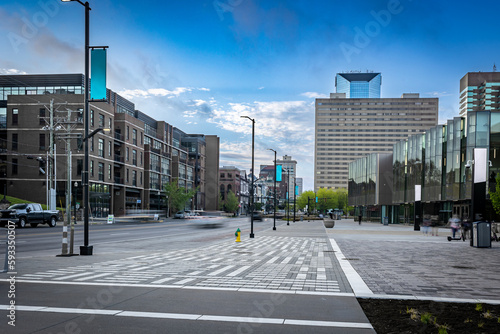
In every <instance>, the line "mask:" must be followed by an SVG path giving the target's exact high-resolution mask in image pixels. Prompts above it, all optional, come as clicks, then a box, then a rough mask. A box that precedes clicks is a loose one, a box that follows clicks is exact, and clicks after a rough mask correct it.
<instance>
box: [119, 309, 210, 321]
mask: <svg viewBox="0 0 500 334" xmlns="http://www.w3.org/2000/svg"><path fill="white" fill-rule="evenodd" d="M116 315H117V316H119V317H137V318H161V319H181V320H198V319H199V318H200V317H201V314H182V313H159V312H132V311H122V312H120V313H118V314H116Z"/></svg>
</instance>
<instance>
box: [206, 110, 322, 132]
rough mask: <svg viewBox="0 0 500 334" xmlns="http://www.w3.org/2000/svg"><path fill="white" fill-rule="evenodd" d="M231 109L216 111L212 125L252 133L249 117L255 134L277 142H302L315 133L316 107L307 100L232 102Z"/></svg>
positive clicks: (211, 118) (211, 120)
mask: <svg viewBox="0 0 500 334" xmlns="http://www.w3.org/2000/svg"><path fill="white" fill-rule="evenodd" d="M228 107H229V108H228V109H221V108H217V109H214V110H213V111H212V116H211V117H210V118H209V119H208V122H209V123H214V124H217V126H218V127H220V128H222V129H224V130H228V131H231V132H238V133H244V134H251V133H252V124H251V122H250V121H249V120H248V119H246V118H241V116H248V117H250V118H253V119H255V133H256V135H258V136H265V137H270V138H274V139H286V140H298V139H299V138H304V136H308V135H309V134H310V133H311V132H313V130H314V108H313V107H312V106H311V105H310V104H309V103H307V102H305V101H278V102H258V101H256V102H253V103H230V104H229V105H228Z"/></svg>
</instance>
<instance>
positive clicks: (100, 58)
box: [90, 49, 106, 100]
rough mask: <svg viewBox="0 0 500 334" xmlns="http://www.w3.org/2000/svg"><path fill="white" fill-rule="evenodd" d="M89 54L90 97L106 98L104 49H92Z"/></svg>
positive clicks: (93, 98)
mask: <svg viewBox="0 0 500 334" xmlns="http://www.w3.org/2000/svg"><path fill="white" fill-rule="evenodd" d="M90 55H91V66H90V80H91V81H90V98H91V100H106V49H93V50H92V51H91V52H90Z"/></svg>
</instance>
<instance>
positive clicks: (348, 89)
mask: <svg viewBox="0 0 500 334" xmlns="http://www.w3.org/2000/svg"><path fill="white" fill-rule="evenodd" d="M381 85H382V75H381V74H380V73H337V76H336V77H335V86H336V89H337V93H345V94H346V98H380V86H381Z"/></svg>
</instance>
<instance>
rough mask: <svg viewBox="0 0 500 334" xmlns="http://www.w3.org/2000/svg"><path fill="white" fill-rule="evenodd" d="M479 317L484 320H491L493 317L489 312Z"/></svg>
mask: <svg viewBox="0 0 500 334" xmlns="http://www.w3.org/2000/svg"><path fill="white" fill-rule="evenodd" d="M481 316H482V317H483V318H486V319H492V318H494V317H495V316H494V315H493V313H491V312H490V311H489V310H488V311H486V312H484V313H483V314H481Z"/></svg>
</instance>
